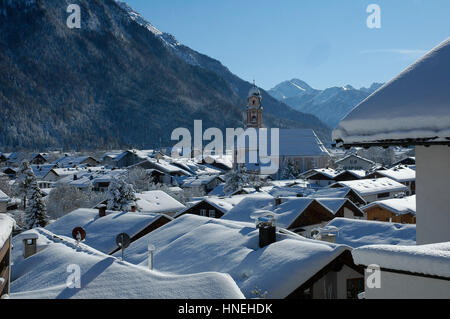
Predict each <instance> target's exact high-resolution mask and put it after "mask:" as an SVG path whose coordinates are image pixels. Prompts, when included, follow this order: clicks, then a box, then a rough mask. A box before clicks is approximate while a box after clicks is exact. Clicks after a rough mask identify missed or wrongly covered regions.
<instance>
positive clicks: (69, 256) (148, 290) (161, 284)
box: [10, 228, 243, 299]
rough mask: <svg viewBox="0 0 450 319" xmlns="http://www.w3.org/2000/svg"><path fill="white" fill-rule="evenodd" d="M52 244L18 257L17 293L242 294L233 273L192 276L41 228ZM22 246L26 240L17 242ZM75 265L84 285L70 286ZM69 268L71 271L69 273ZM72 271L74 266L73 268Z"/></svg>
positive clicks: (21, 295) (77, 295)
mask: <svg viewBox="0 0 450 319" xmlns="http://www.w3.org/2000/svg"><path fill="white" fill-rule="evenodd" d="M35 231H36V232H38V233H39V236H40V237H43V239H42V241H44V240H45V241H47V247H46V248H45V249H43V250H41V251H40V252H38V253H37V254H35V255H33V256H30V257H28V258H27V259H25V260H23V259H22V260H20V259H19V260H14V267H13V273H12V277H11V279H12V283H11V295H10V297H11V298H13V299H14V298H16V299H24V298H31V299H69V298H75V299H77V298H79V299H125V298H126V299H188V298H194V299H197V298H198V299H209V298H212V299H222V298H226V299H228V298H229V299H240V298H243V295H242V293H241V292H240V290H239V288H238V286H237V285H236V283H235V282H234V281H233V279H232V278H231V277H230V276H229V275H227V274H220V273H217V272H208V273H197V274H188V275H174V274H166V273H161V272H158V271H151V270H149V269H148V268H147V267H143V266H137V265H133V264H130V263H128V262H126V261H125V262H124V261H121V260H119V259H117V258H115V257H112V256H108V255H106V254H103V253H101V252H99V251H97V250H95V249H93V248H91V247H89V246H87V245H84V244H80V245H77V244H76V242H75V241H74V240H72V239H70V238H66V237H63V236H60V237H59V238H54V235H53V234H52V233H51V232H49V231H47V230H45V229H41V228H38V229H36V230H35ZM14 244H15V246H21V245H22V243H21V242H17V243H16V242H15V241H14ZM69 265H77V266H78V267H80V270H81V288H80V289H74V288H68V287H67V284H66V282H67V279H68V276H69V275H70V270H68V269H70V268H68V266H69ZM68 271H69V272H68ZM71 271H72V272H73V271H74V270H71Z"/></svg>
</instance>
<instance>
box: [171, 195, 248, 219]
mask: <svg viewBox="0 0 450 319" xmlns="http://www.w3.org/2000/svg"><path fill="white" fill-rule="evenodd" d="M246 197H248V195H235V196H227V197H215V196H208V197H204V198H202V199H201V200H199V201H197V202H195V203H194V204H193V205H191V206H188V207H186V208H185V209H184V210H181V211H179V212H178V213H177V214H176V215H175V217H178V216H180V215H183V214H184V213H185V211H186V210H188V209H191V208H192V207H194V206H197V205H200V204H201V203H208V204H210V205H211V206H213V207H214V208H216V209H217V210H218V211H220V212H222V214H226V213H228V212H229V211H230V210H232V209H233V208H234V207H235V206H237V205H239V203H240V202H241V201H243V200H245V199H246Z"/></svg>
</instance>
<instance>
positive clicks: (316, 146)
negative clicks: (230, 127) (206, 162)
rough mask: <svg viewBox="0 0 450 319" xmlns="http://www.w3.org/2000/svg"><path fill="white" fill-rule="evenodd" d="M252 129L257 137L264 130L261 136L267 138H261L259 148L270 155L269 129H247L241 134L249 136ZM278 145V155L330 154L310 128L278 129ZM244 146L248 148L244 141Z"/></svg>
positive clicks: (270, 138)
mask: <svg viewBox="0 0 450 319" xmlns="http://www.w3.org/2000/svg"><path fill="white" fill-rule="evenodd" d="M252 130H256V135H257V136H258V139H259V134H260V133H262V132H263V131H265V132H264V133H262V137H265V136H267V140H266V141H265V143H264V140H265V139H263V141H262V143H261V144H260V145H259V146H260V148H261V149H266V150H267V152H268V155H271V154H272V153H271V150H272V132H271V130H270V129H267V128H260V129H247V130H246V131H245V132H244V133H243V134H250V136H251V132H252ZM239 146H240V145H238V148H239ZM252 146H253V145H252ZM278 146H279V155H280V156H326V157H329V156H330V154H329V153H328V150H327V149H326V147H325V146H324V145H323V143H322V141H321V140H320V139H319V138H318V137H317V135H316V133H315V132H314V131H313V130H312V129H279V140H278ZM246 148H249V146H248V143H246ZM274 148H275V147H274ZM250 150H253V148H250Z"/></svg>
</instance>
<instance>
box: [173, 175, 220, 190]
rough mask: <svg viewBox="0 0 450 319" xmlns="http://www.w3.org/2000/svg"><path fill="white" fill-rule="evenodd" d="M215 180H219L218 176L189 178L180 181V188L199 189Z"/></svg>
mask: <svg viewBox="0 0 450 319" xmlns="http://www.w3.org/2000/svg"><path fill="white" fill-rule="evenodd" d="M217 178H219V175H200V176H198V175H197V176H189V177H186V178H184V179H182V180H181V181H182V183H183V184H182V185H181V187H183V188H190V187H201V186H204V185H207V184H209V183H211V182H212V181H213V180H215V179H217Z"/></svg>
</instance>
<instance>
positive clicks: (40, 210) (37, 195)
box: [25, 184, 48, 229]
mask: <svg viewBox="0 0 450 319" xmlns="http://www.w3.org/2000/svg"><path fill="white" fill-rule="evenodd" d="M42 197H43V196H42V192H41V190H40V188H39V187H37V186H36V184H34V188H33V190H32V191H31V196H30V201H29V205H28V207H27V209H26V211H25V223H26V227H27V229H32V228H36V227H45V226H46V225H47V224H48V217H47V207H46V206H45V202H44V201H43V199H42Z"/></svg>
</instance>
